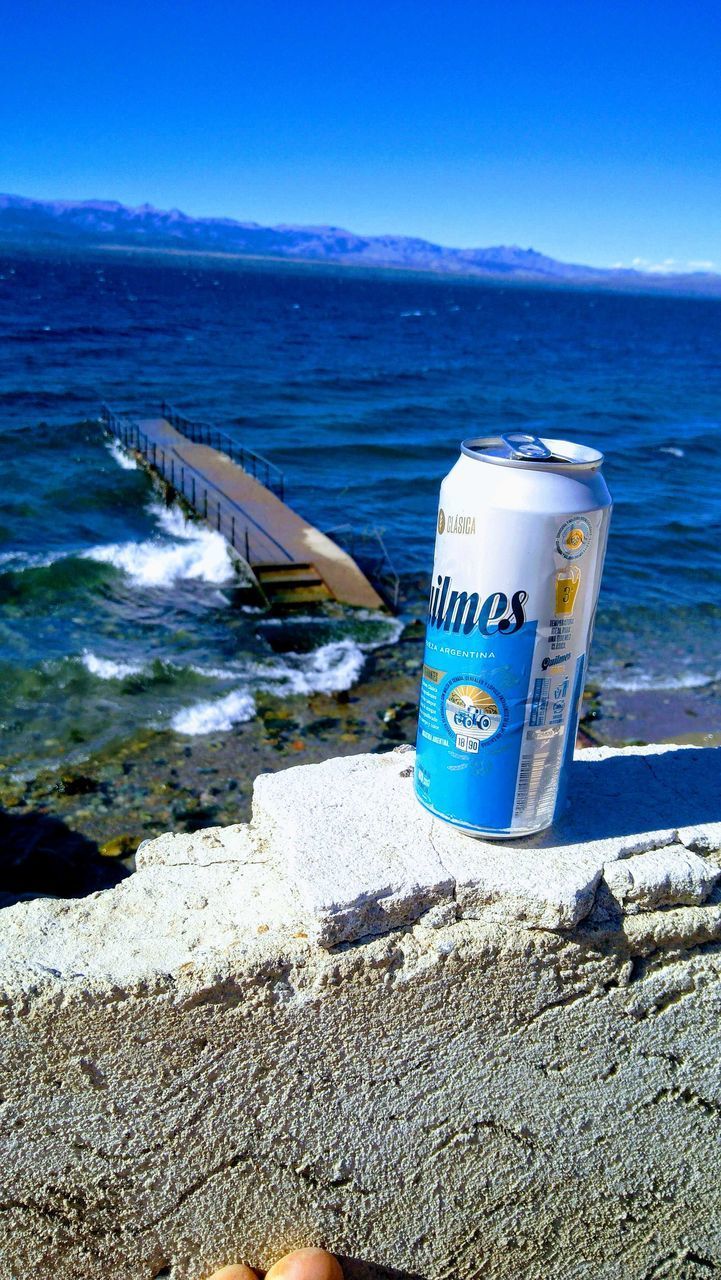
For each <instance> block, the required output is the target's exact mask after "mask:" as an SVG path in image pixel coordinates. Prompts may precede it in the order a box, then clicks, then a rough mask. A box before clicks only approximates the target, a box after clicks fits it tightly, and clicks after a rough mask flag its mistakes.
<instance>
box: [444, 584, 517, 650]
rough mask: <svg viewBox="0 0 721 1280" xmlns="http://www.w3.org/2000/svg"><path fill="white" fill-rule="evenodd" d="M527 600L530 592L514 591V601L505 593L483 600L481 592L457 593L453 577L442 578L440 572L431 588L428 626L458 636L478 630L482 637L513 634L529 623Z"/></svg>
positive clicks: (497, 592) (495, 593)
mask: <svg viewBox="0 0 721 1280" xmlns="http://www.w3.org/2000/svg"><path fill="white" fill-rule="evenodd" d="M527 600H528V592H527V591H514V592H513V595H512V596H511V598H510V600H509V598H508V596H507V595H506V594H505V592H503V591H493V592H492V593H491V595H489V596H486V598H485V600H483V601H482V600H481V595H480V593H479V592H478V591H471V592H468V591H455V590H454V589H453V584H452V581H451V577H450V575H449V574H446V576H445V578H442V577H441V575H440V573H439V574H438V579H437V582H436V583H435V585H434V586H432V587H431V598H430V602H429V605H428V626H429V627H435V628H436V630H438V631H441V630H442V631H453V632H455V634H456V635H457V634H458V633H459V632H460V631H463V634H464V635H466V636H469V635H470V634H471V632H472V631H474V630H475V631H479V632H480V634H481V635H482V636H491V635H495V634H496V633H500V634H501V635H512V634H513V632H514V631H520V629H521V627H522V626H523V624H524V622H525V621H526V614H525V609H524V606H525V604H526V601H527Z"/></svg>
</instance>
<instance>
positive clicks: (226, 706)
mask: <svg viewBox="0 0 721 1280" xmlns="http://www.w3.org/2000/svg"><path fill="white" fill-rule="evenodd" d="M254 715H255V700H254V698H253V695H252V694H251V693H248V692H247V691H246V690H244V689H234V690H233V691H232V692H231V693H228V694H226V696H225V697H224V698H217V699H215V700H214V701H208V702H198V703H196V704H195V706H192V707H185V708H184V709H183V710H182V711H177V712H176V714H175V715H174V716H173V718H172V720H171V722H170V723H171V727H172V728H173V729H175V732H176V733H184V734H188V735H193V736H194V735H196V734H200V733H223V732H226V731H227V730H228V729H232V727H233V725H234V724H242V723H243V721H245V720H252V718H253V716H254Z"/></svg>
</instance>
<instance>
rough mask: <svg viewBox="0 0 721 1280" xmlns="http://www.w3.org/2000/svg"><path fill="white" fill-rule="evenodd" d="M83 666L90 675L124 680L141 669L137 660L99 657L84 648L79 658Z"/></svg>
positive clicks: (100, 678)
mask: <svg viewBox="0 0 721 1280" xmlns="http://www.w3.org/2000/svg"><path fill="white" fill-rule="evenodd" d="M80 661H81V662H82V664H83V666H84V667H85V668H86V670H87V671H89V672H90V674H91V675H93V676H97V677H98V679H99V680H124V679H125V677H126V676H137V675H138V674H139V673H140V672H141V671H142V670H143V666H142V663H139V662H115V661H113V659H112V658H99V657H98V655H97V654H95V653H92V652H91V651H90V650H89V649H84V650H83V652H82V655H81V658H80Z"/></svg>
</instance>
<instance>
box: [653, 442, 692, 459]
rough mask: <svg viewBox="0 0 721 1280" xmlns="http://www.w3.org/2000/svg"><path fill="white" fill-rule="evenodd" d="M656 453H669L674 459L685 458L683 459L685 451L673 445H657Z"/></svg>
mask: <svg viewBox="0 0 721 1280" xmlns="http://www.w3.org/2000/svg"><path fill="white" fill-rule="evenodd" d="M658 451H659V453H670V454H671V456H672V457H674V458H685V457H686V451H685V449H679V447H678V445H675V444H662V445H659V449H658Z"/></svg>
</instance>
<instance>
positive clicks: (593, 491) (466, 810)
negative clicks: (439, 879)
mask: <svg viewBox="0 0 721 1280" xmlns="http://www.w3.org/2000/svg"><path fill="white" fill-rule="evenodd" d="M602 463H603V455H602V454H601V453H599V452H598V451H597V450H596V449H590V448H587V447H585V446H583V445H579V444H573V443H572V442H571V441H569V440H556V439H546V438H545V437H544V438H540V437H538V436H535V435H532V434H530V433H528V432H520V431H517V432H509V433H507V434H505V435H501V436H493V437H489V438H484V439H478V440H475V439H473V440H466V441H464V442H463V444H462V445H461V456H460V458H459V459H458V462H457V463H456V464H455V466H454V467H453V469H452V470H451V471H450V473H449V474H448V475H447V476H446V478H445V480H444V481H443V484H442V486H441V496H440V504H439V508H438V522H437V532H436V546H435V558H434V565H433V578H432V582H431V593H430V600H429V606H428V622H427V630H426V647H425V654H424V661H423V675H422V680H421V695H420V707H419V716H418V748H417V754H416V766H415V788H416V794H417V796H418V799H419V800H420V802H421V804H422V805H424V806H425V807H426V808H427V809H429V810H430V811H431V812H432V813H433V814H435V815H436V816H437V817H439V818H443V819H444V820H445V821H446V822H450V823H452V824H453V825H454V826H456V827H459V828H460V829H461V830H463V831H465V832H467V833H468V834H469V835H472V836H479V837H480V836H484V837H489V838H491V839H500V838H512V837H517V836H523V835H529V834H531V833H532V832H536V831H541V830H543V828H545V827H547V826H549V825H550V824H551V823H552V822H553V820H554V818H555V817H556V816H557V815H558V814H559V813H560V811H561V808H562V806H563V804H564V800H565V783H566V781H567V774H568V766H569V765H570V762H571V760H572V758H573V749H574V744H575V739H576V732H577V728H578V717H579V714H580V709H581V698H582V695H583V686H584V676H585V671H586V663H587V658H588V650H589V646H590V641H591V633H592V629H593V620H594V615H595V610H596V603H597V600H598V591H599V586H600V582H601V571H602V569H603V559H604V555H605V550H606V539H607V537H608V525H609V519H610V514H611V498H610V495H609V492H608V489H607V488H606V483H605V481H604V479H603V476H602V475H601V465H602Z"/></svg>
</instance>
